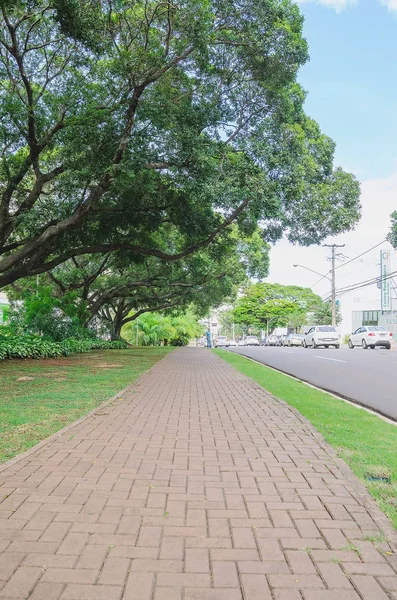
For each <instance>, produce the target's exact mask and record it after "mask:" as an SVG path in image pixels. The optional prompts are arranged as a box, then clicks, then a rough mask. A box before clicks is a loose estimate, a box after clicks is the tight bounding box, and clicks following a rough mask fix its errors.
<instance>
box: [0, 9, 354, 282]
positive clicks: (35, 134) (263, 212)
mask: <svg viewBox="0 0 397 600" xmlns="http://www.w3.org/2000/svg"><path fill="white" fill-rule="evenodd" d="M0 8H1V21H0V79H1V87H0V122H1V125H0V287H2V286H5V285H7V284H10V283H13V282H15V281H17V280H18V279H21V278H23V277H26V276H32V275H35V274H38V273H42V272H46V271H49V270H51V269H53V268H54V267H56V266H58V265H60V264H62V263H63V262H65V261H67V260H68V259H70V258H72V257H77V256H82V255H87V254H90V253H94V254H103V253H108V252H111V251H118V250H120V249H122V250H127V251H129V252H130V260H131V262H136V261H138V262H139V261H141V260H142V257H147V256H154V257H157V258H159V259H160V260H165V261H167V262H172V261H177V260H179V259H180V258H182V257H185V256H188V255H190V254H192V253H194V252H196V251H197V250H200V249H202V248H204V247H206V246H208V245H209V244H211V243H212V242H213V241H214V239H216V237H217V236H219V235H221V234H224V235H227V231H228V228H229V226H230V224H231V223H232V222H236V223H237V224H238V227H239V230H240V232H244V233H252V232H253V230H254V228H255V227H256V224H257V223H258V222H259V223H260V224H261V228H262V231H263V235H265V237H266V239H267V240H269V241H271V240H275V239H278V238H280V237H281V236H282V235H283V234H284V233H285V234H287V235H288V237H289V239H290V240H292V241H293V242H299V243H303V244H310V243H318V242H319V241H320V240H321V239H323V238H324V237H325V236H327V235H329V234H333V233H338V232H341V231H345V230H348V229H349V228H350V227H352V225H353V224H354V223H355V222H356V221H357V219H358V217H359V212H360V209H359V201H358V198H359V187H358V184H357V182H356V181H355V179H354V177H353V176H352V175H349V174H346V173H344V172H343V171H342V170H341V169H335V170H334V169H333V166H332V160H333V151H334V144H333V142H332V140H330V139H329V138H328V137H326V136H325V135H323V134H322V133H321V131H320V129H319V127H318V125H317V124H316V123H315V122H314V121H312V120H311V119H309V118H308V117H307V116H306V115H305V113H304V111H303V102H304V98H305V94H304V92H303V91H302V89H301V88H300V87H299V85H298V84H297V83H296V74H297V71H298V69H299V67H300V66H301V65H302V64H304V63H305V61H306V60H307V47H306V42H305V40H304V39H303V38H302V21H303V19H302V16H301V15H300V13H299V9H298V7H297V6H296V4H295V3H294V2H292V1H289V0H250V1H249V2H247V1H236V2H230V0H182V1H180V2H178V3H174V2H172V1H171V0H166V1H165V2H162V1H161V2H160V1H155V0H137V1H135V2H132V1H130V0H102V1H101V2H98V1H97V0H0ZM167 232H171V235H170V237H169V240H168V241H167V235H166V233H167Z"/></svg>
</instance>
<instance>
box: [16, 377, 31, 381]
mask: <svg viewBox="0 0 397 600" xmlns="http://www.w3.org/2000/svg"><path fill="white" fill-rule="evenodd" d="M17 381H34V377H18V379H17Z"/></svg>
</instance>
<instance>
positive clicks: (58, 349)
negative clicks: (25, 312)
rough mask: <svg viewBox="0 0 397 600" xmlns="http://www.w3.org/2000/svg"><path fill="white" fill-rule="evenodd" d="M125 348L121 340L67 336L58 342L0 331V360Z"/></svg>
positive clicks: (51, 356) (125, 345)
mask: <svg viewBox="0 0 397 600" xmlns="http://www.w3.org/2000/svg"><path fill="white" fill-rule="evenodd" d="M125 348H128V344H127V343H126V342H123V341H122V340H117V341H107V340H100V339H87V340H76V339H73V338H68V339H66V340H64V341H63V342H59V343H58V342H49V341H46V340H44V339H43V338H41V337H39V336H36V335H22V336H14V335H10V334H8V335H7V334H4V333H1V332H0V360H4V359H6V358H56V357H58V356H70V355H71V354H77V353H81V352H89V351H90V350H124V349H125Z"/></svg>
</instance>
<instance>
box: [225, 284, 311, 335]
mask: <svg viewBox="0 0 397 600" xmlns="http://www.w3.org/2000/svg"><path fill="white" fill-rule="evenodd" d="M321 304H322V300H321V298H320V297H319V296H317V294H314V293H313V292H312V291H311V290H310V289H309V288H301V287H298V286H291V285H290V286H285V285H280V284H278V283H256V284H253V285H250V286H249V287H248V288H247V289H246V290H245V294H244V296H242V297H241V298H239V299H238V300H237V303H236V307H235V310H234V313H233V315H234V319H235V321H236V323H240V324H241V325H246V326H247V325H248V326H253V327H258V328H266V327H268V328H269V330H272V329H274V328H276V327H285V326H286V325H288V324H290V325H291V326H294V327H301V326H302V325H303V324H304V323H305V321H306V315H307V314H308V313H309V312H312V311H313V309H316V308H317V307H318V306H321Z"/></svg>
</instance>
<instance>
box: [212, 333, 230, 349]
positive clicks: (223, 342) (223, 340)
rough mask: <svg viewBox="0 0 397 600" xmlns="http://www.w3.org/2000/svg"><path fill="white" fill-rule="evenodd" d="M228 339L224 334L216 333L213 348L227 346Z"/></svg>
mask: <svg viewBox="0 0 397 600" xmlns="http://www.w3.org/2000/svg"><path fill="white" fill-rule="evenodd" d="M228 347H229V339H228V338H227V337H226V336H225V335H218V337H217V338H216V340H215V348H228Z"/></svg>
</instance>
